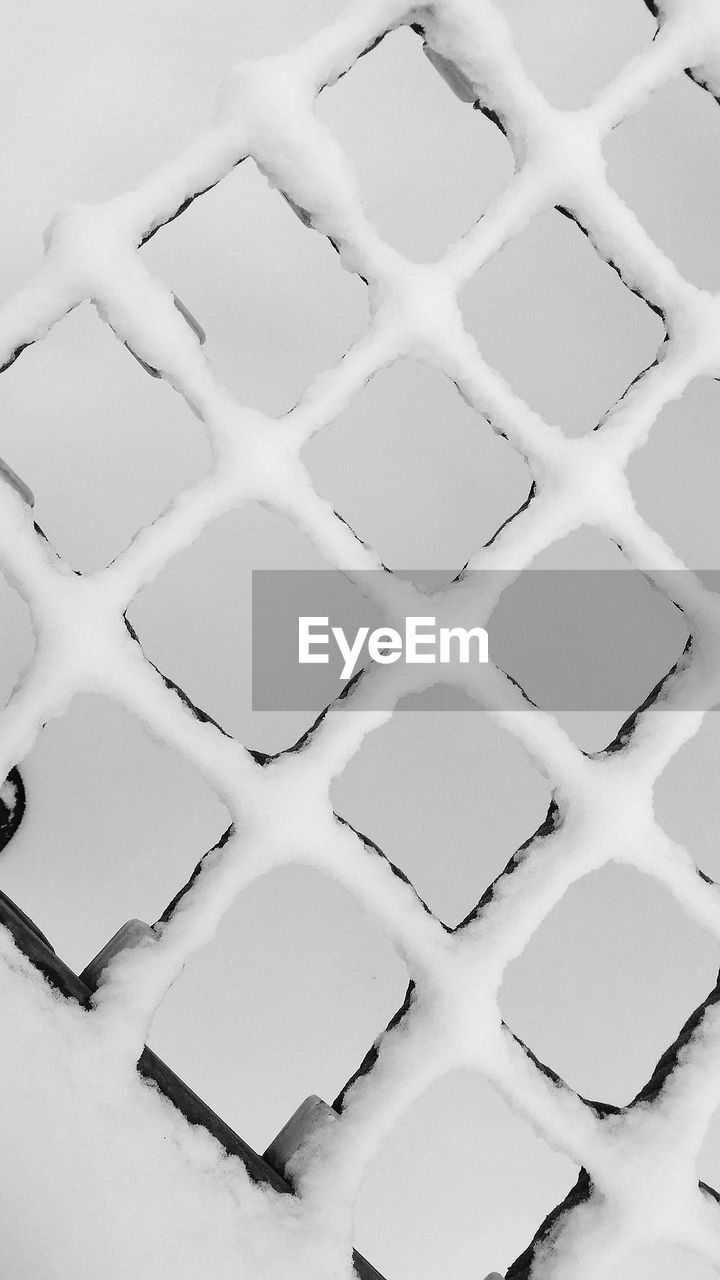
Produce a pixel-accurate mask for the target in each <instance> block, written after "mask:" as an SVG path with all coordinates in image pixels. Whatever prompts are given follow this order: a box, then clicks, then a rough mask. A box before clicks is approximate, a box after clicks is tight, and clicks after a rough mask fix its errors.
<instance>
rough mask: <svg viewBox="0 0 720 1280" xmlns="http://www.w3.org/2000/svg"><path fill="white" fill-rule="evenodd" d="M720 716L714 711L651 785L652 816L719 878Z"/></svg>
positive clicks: (715, 878) (707, 873) (696, 860)
mask: <svg viewBox="0 0 720 1280" xmlns="http://www.w3.org/2000/svg"><path fill="white" fill-rule="evenodd" d="M719 759H720V714H719V713H718V712H717V711H715V710H713V711H712V712H711V713H710V714H709V715H707V716H706V717H705V719H704V720H703V723H702V725H701V727H700V729H699V730H698V732H697V733H696V734H695V735H694V736H693V737H692V738H691V739H690V741H689V742H686V743H684V745H683V746H682V747H681V748H680V750H679V751H678V752H677V753H676V754H675V755H674V756H673V758H672V760H670V762H669V763H668V764H667V765H666V766H665V768H664V769H663V772H662V774H661V775H660V777H659V778H658V780H657V782H656V784H655V816H656V818H657V820H658V822H659V823H660V826H661V827H662V828H663V830H664V831H666V832H667V834H668V835H669V836H670V837H671V838H672V839H673V840H677V842H678V844H681V845H683V846H684V847H685V848H686V849H687V850H688V852H689V853H690V855H691V856H692V858H694V860H695V862H696V864H697V866H698V867H700V869H701V871H704V872H705V875H708V876H710V878H711V879H712V880H717V881H720V846H719V845H718V830H719V829H720V792H719V791H718V787H717V768H718V760H719Z"/></svg>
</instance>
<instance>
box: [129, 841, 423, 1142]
mask: <svg viewBox="0 0 720 1280" xmlns="http://www.w3.org/2000/svg"><path fill="white" fill-rule="evenodd" d="M406 988H407V971H406V969H405V966H404V964H403V963H402V961H401V960H400V959H399V958H398V956H397V955H396V953H395V952H394V950H393V948H392V946H391V944H390V942H389V941H388V939H387V937H386V936H385V934H384V933H382V932H381V931H380V929H379V928H378V927H377V926H376V925H375V924H374V923H373V921H372V920H370V919H369V918H368V917H367V916H366V915H365V913H364V912H363V911H362V909H361V908H360V906H359V905H358V904H357V903H356V901H355V899H354V898H353V897H352V896H351V895H350V894H348V893H346V892H345V890H344V889H341V888H340V887H339V886H338V885H336V884H335V883H334V881H332V880H330V879H328V878H327V877H326V876H324V875H322V874H320V873H319V872H317V871H315V870H312V869H311V868H309V867H303V866H291V867H284V868H281V869H280V870H277V871H273V872H271V873H270V874H268V875H266V876H263V877H262V878H261V879H259V880H257V881H256V882H255V883H254V884H252V885H251V886H250V887H249V888H248V889H246V890H244V892H243V893H241V894H240V896H239V898H238V899H237V901H236V902H235V903H234V904H233V906H232V908H231V909H230V911H229V912H228V913H227V915H226V916H225V919H224V920H223V922H222V924H221V925H220V928H219V930H218V932H217V934H216V935H215V938H214V939H213V941H212V943H211V944H210V945H209V946H208V947H207V948H206V949H205V950H204V951H202V952H200V953H199V954H198V955H197V956H195V957H194V958H193V961H192V964H190V965H188V966H187V967H186V968H185V970H184V971H183V974H182V976H181V977H180V978H179V979H178V981H177V982H176V983H175V986H174V987H173V988H172V990H171V991H170V992H169V993H168V995H167V996H166V997H165V1000H164V1001H163V1003H162V1005H161V1006H160V1009H159V1010H158V1013H157V1014H156V1016H155V1020H154V1022H153V1026H152V1032H151V1038H150V1045H151V1047H152V1048H153V1049H154V1050H155V1051H156V1052H157V1053H158V1054H159V1055H160V1057H161V1058H163V1059H164V1060H165V1061H166V1062H168V1063H171V1064H172V1067H173V1070H175V1071H177V1073H178V1075H180V1076H181V1077H182V1078H183V1079H184V1080H186V1081H187V1083H188V1084H189V1085H190V1086H191V1088H193V1089H195V1091H196V1092H197V1093H199V1094H200V1096H201V1097H202V1098H204V1100H205V1101H206V1102H207V1103H208V1105H209V1106H211V1107H212V1108H213V1110H214V1111H217V1113H218V1114H219V1115H221V1116H222V1117H223V1119H224V1120H226V1121H227V1123H228V1124H230V1125H231V1126H232V1128H234V1129H235V1130H236V1132H237V1133H239V1134H240V1135H241V1136H242V1137H243V1138H245V1140H246V1141H247V1142H249V1143H250V1145H251V1146H253V1147H255V1148H256V1149H258V1150H260V1151H263V1150H264V1149H265V1147H267V1146H268V1145H269V1144H270V1142H271V1141H272V1139H273V1138H274V1137H275V1134H276V1133H278V1132H279V1131H280V1129H281V1128H282V1127H283V1125H284V1124H285V1123H286V1122H287V1121H288V1120H289V1119H290V1116H291V1115H292V1114H293V1112H294V1111H295V1109H296V1108H297V1107H298V1106H299V1104H300V1102H301V1101H302V1099H303V1098H305V1097H307V1096H308V1095H309V1094H312V1093H316V1094H319V1095H320V1096H321V1097H323V1098H325V1100H326V1101H327V1102H332V1100H333V1098H335V1097H336V1096H337V1095H338V1094H339V1093H340V1091H341V1089H342V1087H343V1086H344V1084H345V1082H346V1081H347V1080H349V1079H350V1077H351V1075H352V1074H353V1072H354V1070H355V1068H356V1067H357V1064H358V1062H359V1061H361V1060H362V1058H363V1057H364V1055H365V1053H366V1051H367V1047H368V1045H369V1044H372V1042H373V1041H374V1040H375V1038H376V1037H377V1036H378V1035H379V1033H380V1031H381V1030H383V1029H384V1028H385V1026H387V1024H388V1022H389V1021H390V1019H391V1017H392V1015H393V1014H394V1012H395V1010H396V1009H397V1008H399V1006H400V1005H401V1004H402V1002H403V999H404V996H405V991H406ZM189 1027H192V1035H188V1028H189Z"/></svg>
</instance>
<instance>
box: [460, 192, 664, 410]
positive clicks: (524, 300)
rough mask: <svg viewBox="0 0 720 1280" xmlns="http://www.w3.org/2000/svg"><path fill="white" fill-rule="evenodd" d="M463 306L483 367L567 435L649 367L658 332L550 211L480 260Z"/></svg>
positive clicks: (652, 317)
mask: <svg viewBox="0 0 720 1280" xmlns="http://www.w3.org/2000/svg"><path fill="white" fill-rule="evenodd" d="M461 305H462V310H463V314H464V316H465V323H466V324H467V327H468V329H469V330H470V332H471V333H472V334H473V335H474V337H475V338H476V339H477V342H478V346H479V348H480V351H481V353H482V355H483V356H484V358H485V359H486V360H487V362H488V364H490V365H492V366H493V367H494V368H495V369H497V370H498V372H499V373H501V374H502V375H503V377H504V378H505V379H506V380H507V381H508V382H509V383H510V386H511V387H512V389H513V391H515V392H517V393H518V395H520V396H522V398H523V399H524V400H526V401H527V403H528V404H529V405H531V407H532V408H533V409H536V410H537V411H538V412H539V413H540V414H542V416H543V417H544V418H545V419H546V420H547V421H548V422H557V423H559V424H560V426H562V427H563V428H564V430H565V431H566V432H567V434H568V435H584V434H585V432H587V431H590V430H592V428H593V427H594V426H596V425H597V423H598V422H599V421H600V420H601V418H602V417H603V415H604V413H605V412H606V411H607V410H608V409H609V408H610V407H611V406H612V405H613V404H614V403H615V402H616V401H617V400H618V399H619V398H620V396H621V395H622V394H623V392H624V391H626V389H627V388H628V386H629V385H630V383H631V382H632V381H633V379H634V378H636V377H637V375H638V374H639V373H640V372H641V371H642V370H643V369H646V368H647V367H648V366H649V365H651V364H652V362H653V360H654V359H655V355H656V353H657V349H658V346H659V345H660V343H661V342H662V339H663V334H664V331H663V326H662V323H661V322H660V320H659V318H658V316H657V315H656V314H655V313H654V312H653V311H651V309H650V308H649V307H648V306H646V305H645V304H644V302H643V301H642V300H641V299H640V298H637V297H636V296H635V295H634V294H633V293H631V292H630V290H629V289H626V288H625V286H624V285H623V284H622V282H621V280H620V279H619V277H618V275H617V274H616V272H614V271H613V270H612V269H611V268H610V267H609V266H608V265H607V263H605V262H604V261H603V260H602V258H600V257H598V255H597V254H596V253H595V251H594V249H593V247H592V245H591V244H590V242H589V240H588V239H587V237H586V236H585V235H583V233H582V232H581V231H580V229H579V227H577V226H576V225H575V224H574V223H573V222H571V221H570V220H569V219H568V218H565V217H563V216H562V215H561V214H560V213H558V212H556V211H555V210H549V211H547V212H546V213H542V214H540V215H539V216H538V217H536V218H534V219H533V221H532V222H531V223H530V225H529V226H528V227H526V229H525V230H524V231H522V232H521V233H520V235H518V236H516V237H515V238H514V239H513V240H511V241H510V242H509V243H508V244H507V245H505V247H504V248H503V249H502V250H501V251H500V253H498V254H496V255H495V256H494V257H493V258H491V259H490V261H489V262H487V263H486V264H485V266H484V267H483V268H482V270H481V271H479V272H478V273H477V275H475V276H474V277H473V279H472V280H471V282H470V284H469V285H468V286H467V288H466V289H465V291H464V293H463V295H462V298H461Z"/></svg>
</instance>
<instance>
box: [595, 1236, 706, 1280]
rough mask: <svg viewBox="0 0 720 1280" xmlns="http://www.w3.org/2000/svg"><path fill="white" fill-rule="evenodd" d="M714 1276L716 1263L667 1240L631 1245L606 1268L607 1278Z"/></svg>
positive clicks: (699, 1279)
mask: <svg viewBox="0 0 720 1280" xmlns="http://www.w3.org/2000/svg"><path fill="white" fill-rule="evenodd" d="M680 1276H682V1280H717V1267H714V1266H712V1264H711V1263H709V1262H706V1261H705V1259H704V1258H701V1257H700V1256H699V1254H697V1253H691V1252H690V1250H689V1249H681V1248H679V1247H678V1246H677V1245H674V1244H671V1243H670V1242H669V1241H667V1240H662V1241H658V1242H657V1243H656V1244H652V1245H644V1246H642V1247H640V1248H637V1249H633V1250H632V1252H631V1253H628V1254H626V1255H625V1257H624V1258H623V1259H622V1261H619V1262H618V1263H617V1264H616V1265H615V1266H614V1267H611V1268H610V1270H609V1271H608V1272H607V1280H678V1277H680Z"/></svg>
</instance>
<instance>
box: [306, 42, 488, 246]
mask: <svg viewBox="0 0 720 1280" xmlns="http://www.w3.org/2000/svg"><path fill="white" fill-rule="evenodd" d="M317 110H318V115H319V116H320V118H321V119H322V120H323V121H324V122H325V123H326V124H327V125H329V127H330V128H331V129H332V131H333V133H334V134H335V135H336V137H337V138H338V140H339V141H340V143H341V145H342V147H343V150H344V151H345V154H346V155H347V156H348V158H349V159H350V161H351V162H352V165H353V167H354V169H355V172H356V174H357V176H358V180H359V184H360V191H361V194H362V199H363V205H364V207H365V211H366V213H367V215H368V217H369V218H370V220H371V221H372V222H373V223H374V224H375V225H376V226H377V228H378V230H379V232H380V234H381V235H382V236H383V237H384V238H385V239H386V240H387V241H388V243H389V244H392V245H394V246H395V247H396V248H397V249H399V250H400V251H401V253H404V254H405V255H406V256H407V257H409V258H411V259H414V260H416V261H434V260H435V259H437V258H439V257H440V256H441V254H442V253H443V251H444V250H445V249H446V248H447V246H448V244H450V243H451V242H452V241H453V240H455V239H457V238H458V236H460V235H462V234H463V233H464V232H465V231H467V229H468V228H469V227H470V226H472V225H473V223H475V222H477V220H478V218H479V217H480V216H481V215H482V214H483V213H484V211H485V209H486V208H487V207H488V205H489V204H490V202H491V201H492V200H493V199H494V197H495V196H496V195H497V194H498V192H500V191H501V190H502V188H503V187H504V186H506V185H507V183H508V181H509V180H510V178H511V177H512V173H513V158H512V154H511V151H510V148H509V147H508V145H507V142H506V141H505V139H504V138H503V136H502V134H501V133H500V131H499V130H498V129H497V128H496V127H495V125H493V124H491V123H490V121H489V120H487V119H486V117H485V116H483V115H482V114H481V112H479V111H473V110H472V107H471V105H470V104H469V103H467V102H461V101H460V100H459V99H458V98H456V97H455V95H454V93H453V92H452V91H451V90H450V89H449V88H448V86H447V85H446V84H444V83H443V80H442V79H441V77H440V76H439V75H438V74H437V72H436V71H435V70H434V69H433V67H432V66H431V64H430V63H429V62H428V60H427V59H426V58H425V57H424V56H423V53H422V46H421V43H420V41H419V39H418V37H417V36H416V35H415V34H414V33H413V32H412V31H411V30H410V29H409V28H407V27H403V28H401V29H400V30H399V31H394V32H392V33H391V34H390V35H388V36H386V37H385V39H384V40H383V41H382V43H381V44H380V45H379V46H378V48H376V49H374V50H373V51H372V53H371V54H370V55H369V56H368V57H365V58H361V59H360V60H359V61H358V62H357V63H356V64H355V66H354V67H353V68H352V70H351V71H350V73H349V74H348V75H346V76H344V77H343V78H342V79H341V80H340V81H339V83H337V84H336V85H334V86H333V87H332V88H331V89H328V90H326V91H325V92H324V93H322V94H321V96H320V98H319V100H318V107H317Z"/></svg>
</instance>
